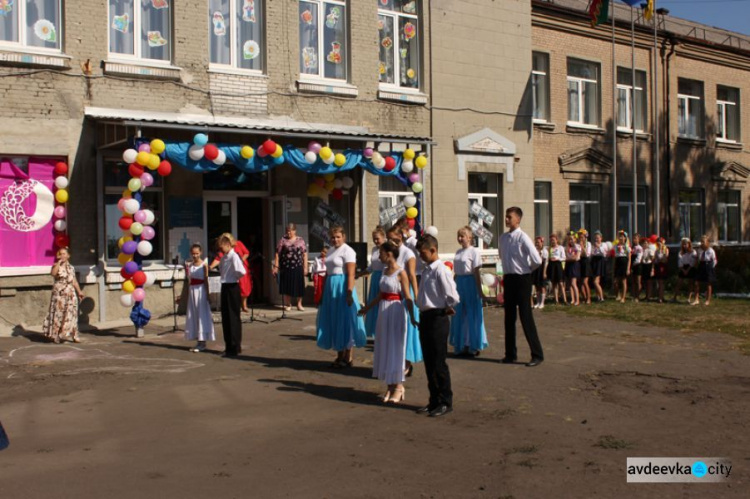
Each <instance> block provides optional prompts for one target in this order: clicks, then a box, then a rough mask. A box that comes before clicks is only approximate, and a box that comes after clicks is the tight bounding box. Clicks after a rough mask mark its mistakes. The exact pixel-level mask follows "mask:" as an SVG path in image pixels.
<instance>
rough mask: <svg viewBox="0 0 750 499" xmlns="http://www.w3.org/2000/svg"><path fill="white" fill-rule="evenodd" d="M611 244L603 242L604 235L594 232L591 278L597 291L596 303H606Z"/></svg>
mask: <svg viewBox="0 0 750 499" xmlns="http://www.w3.org/2000/svg"><path fill="white" fill-rule="evenodd" d="M610 249H611V248H610V247H609V243H606V242H604V241H602V233H601V232H599V231H598V230H597V231H596V232H594V244H593V245H592V246H591V253H590V254H591V277H592V280H593V282H594V290H595V291H596V301H598V302H603V301H604V289H602V285H603V284H604V277H605V276H606V275H607V255H609V252H610Z"/></svg>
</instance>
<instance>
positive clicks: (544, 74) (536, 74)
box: [531, 51, 550, 123]
mask: <svg viewBox="0 0 750 499" xmlns="http://www.w3.org/2000/svg"><path fill="white" fill-rule="evenodd" d="M535 57H540V58H541V59H540V60H543V61H544V65H545V67H544V71H542V70H539V69H534V58H535ZM531 58H532V59H531V68H532V69H531V105H532V109H531V115H532V121H533V122H534V123H549V121H550V82H549V54H548V53H547V52H539V51H532V53H531ZM539 79H541V80H542V82H543V84H544V88H545V93H544V95H545V96H546V98H545V103H544V106H545V113H544V115H545V116H543V117H537V116H536V115H537V101H538V98H537V91H536V88H537V86H538V85H537V82H538V80H539Z"/></svg>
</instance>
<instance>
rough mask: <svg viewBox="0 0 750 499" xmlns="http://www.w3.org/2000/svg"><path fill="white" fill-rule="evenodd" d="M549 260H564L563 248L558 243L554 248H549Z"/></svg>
mask: <svg viewBox="0 0 750 499" xmlns="http://www.w3.org/2000/svg"><path fill="white" fill-rule="evenodd" d="M549 260H550V261H551V262H564V261H565V248H563V247H562V246H560V245H559V244H558V245H557V246H555V247H554V248H552V247H550V249H549Z"/></svg>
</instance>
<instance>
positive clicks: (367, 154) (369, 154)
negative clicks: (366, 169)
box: [362, 147, 375, 158]
mask: <svg viewBox="0 0 750 499" xmlns="http://www.w3.org/2000/svg"><path fill="white" fill-rule="evenodd" d="M374 152H375V151H373V150H372V147H366V148H365V150H364V151H363V153H362V154H363V155H364V157H365V158H372V154H373V153H374Z"/></svg>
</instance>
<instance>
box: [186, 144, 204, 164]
mask: <svg viewBox="0 0 750 499" xmlns="http://www.w3.org/2000/svg"><path fill="white" fill-rule="evenodd" d="M188 156H190V159H192V160H193V161H200V160H201V159H202V158H203V147H201V146H197V145H192V146H190V149H188Z"/></svg>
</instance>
